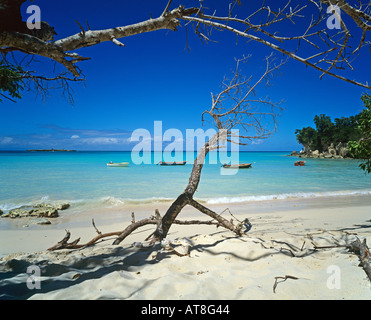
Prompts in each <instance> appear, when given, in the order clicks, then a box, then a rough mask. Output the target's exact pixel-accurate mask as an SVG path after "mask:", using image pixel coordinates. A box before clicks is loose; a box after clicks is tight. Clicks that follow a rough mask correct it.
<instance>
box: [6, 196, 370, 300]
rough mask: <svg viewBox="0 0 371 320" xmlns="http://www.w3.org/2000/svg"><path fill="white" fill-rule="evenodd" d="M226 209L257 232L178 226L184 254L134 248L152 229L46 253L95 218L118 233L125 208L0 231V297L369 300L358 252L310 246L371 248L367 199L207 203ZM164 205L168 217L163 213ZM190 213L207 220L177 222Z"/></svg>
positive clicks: (175, 235)
mask: <svg viewBox="0 0 371 320" xmlns="http://www.w3.org/2000/svg"><path fill="white" fill-rule="evenodd" d="M226 207H228V208H229V209H230V210H231V212H232V213H233V215H234V216H235V217H237V218H238V219H241V220H242V219H245V218H248V219H249V220H250V222H251V223H252V228H251V230H250V231H249V232H247V233H246V234H245V235H244V236H242V237H236V235H234V234H233V233H231V232H230V231H228V230H224V229H222V228H218V229H217V228H216V227H215V226H205V225H192V226H181V225H174V226H173V227H172V228H171V230H170V234H169V236H168V239H169V240H171V241H174V242H176V239H182V240H183V241H188V242H189V243H190V245H191V248H190V254H189V256H184V257H180V256H177V255H175V254H174V253H172V252H170V251H166V250H162V251H161V247H160V246H159V245H157V247H156V248H152V249H148V248H136V247H134V246H133V245H132V244H133V243H134V242H136V241H143V240H144V239H145V238H146V237H147V236H148V235H149V234H150V233H151V232H152V231H153V226H145V227H143V228H142V229H138V231H137V232H135V233H134V234H132V235H131V236H129V237H128V238H127V239H125V240H124V241H123V242H122V243H121V244H120V245H117V246H113V245H112V244H111V243H112V241H113V240H112V239H111V240H110V241H104V242H102V243H100V244H98V245H96V246H92V247H89V248H85V249H80V250H60V251H54V252H50V251H46V249H47V248H48V247H51V246H52V245H54V244H56V243H57V242H58V241H59V240H61V239H62V238H63V237H64V235H65V231H64V229H68V230H69V231H70V232H71V240H74V239H76V238H78V237H81V242H82V243H84V242H86V241H88V240H90V239H91V238H93V237H94V236H95V235H96V232H95V230H94V228H93V227H92V225H91V218H92V217H94V218H95V222H96V225H97V228H98V229H99V230H100V231H101V232H110V231H118V230H122V229H124V227H125V226H126V225H127V224H128V223H130V219H129V215H128V214H127V212H126V217H127V218H126V221H124V220H125V219H123V218H122V217H123V213H121V214H120V213H117V212H111V213H110V212H107V213H105V214H104V218H103V215H102V214H100V215H98V213H95V214H93V213H91V214H90V215H88V214H84V215H80V216H69V215H66V216H65V217H63V215H62V216H61V217H60V218H58V219H59V220H58V223H56V224H53V225H49V226H34V227H29V228H19V227H17V228H15V227H14V228H10V229H8V230H1V231H0V243H1V246H0V248H1V249H0V254H1V256H0V257H1V260H0V277H1V278H0V294H1V299H143V300H158V299H161V300H167V299H176V300H183V299H190V300H198V299H213V300H227V299H228V300H232V299H234V300H235V299H240V300H244V299H269V300H272V299H318V300H322V299H371V285H370V281H369V280H368V278H367V275H366V273H365V272H364V270H363V269H362V268H361V267H359V266H358V265H359V259H358V257H357V256H356V255H355V254H353V253H350V252H348V251H347V249H346V248H344V247H339V248H330V249H321V250H314V245H316V246H335V245H345V244H349V243H350V242H352V241H353V240H355V238H356V237H358V238H360V239H361V240H363V239H364V238H366V239H367V243H368V245H369V246H370V244H371V220H370V212H371V199H370V197H369V196H368V197H363V198H362V197H357V198H355V197H348V198H338V197H336V198H328V199H327V198H324V199H308V200H303V199H302V200H300V201H299V200H296V201H293V200H285V201H281V200H277V201H269V202H264V203H258V202H257V203H240V204H238V205H237V204H234V205H218V206H215V205H214V206H211V208H212V209H213V210H215V211H216V212H222V211H223V210H224V209H225V208H226ZM153 209H154V208H153V207H152V209H151V210H153ZM159 209H160V212H161V213H163V212H164V210H165V207H163V208H161V207H160V208H159ZM136 210H137V211H136V214H137V219H140V218H142V217H146V216H148V215H149V214H150V213H151V211H148V210H149V208H148V207H142V208H136ZM227 215H228V214H227V213H223V216H227ZM191 216H192V217H193V218H194V217H196V216H197V217H199V218H200V219H204V217H203V215H202V214H200V213H197V212H195V211H194V210H193V209H189V208H187V209H186V210H185V211H184V212H182V213H181V215H180V216H179V219H187V218H189V217H191ZM206 218H207V217H206ZM34 265H37V266H38V267H39V268H40V272H41V277H40V279H39V280H40V281H39V282H38V285H39V287H37V286H35V285H34V287H32V283H34V282H32V281H31V289H30V288H29V287H28V286H27V280H29V281H30V276H31V275H32V273H30V271H29V273H27V268H28V267H29V266H34ZM29 270H32V269H29ZM36 275H37V274H36ZM276 277H279V278H276ZM31 280H32V278H31Z"/></svg>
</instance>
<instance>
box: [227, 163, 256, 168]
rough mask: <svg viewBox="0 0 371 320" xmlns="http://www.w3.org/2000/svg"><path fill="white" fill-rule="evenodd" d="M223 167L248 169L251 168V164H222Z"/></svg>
mask: <svg viewBox="0 0 371 320" xmlns="http://www.w3.org/2000/svg"><path fill="white" fill-rule="evenodd" d="M223 168H227V169H249V168H252V166H251V163H240V164H223Z"/></svg>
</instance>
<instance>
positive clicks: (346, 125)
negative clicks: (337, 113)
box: [295, 113, 361, 152]
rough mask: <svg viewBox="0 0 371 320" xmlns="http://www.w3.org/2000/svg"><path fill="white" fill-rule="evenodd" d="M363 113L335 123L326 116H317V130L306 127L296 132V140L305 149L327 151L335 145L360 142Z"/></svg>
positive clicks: (315, 121)
mask: <svg viewBox="0 0 371 320" xmlns="http://www.w3.org/2000/svg"><path fill="white" fill-rule="evenodd" d="M360 116H361V113H360V114H357V115H355V116H350V117H341V118H336V119H335V123H333V122H332V120H331V118H330V117H329V116H326V115H325V114H320V115H319V116H318V115H316V116H315V117H314V119H313V122H314V124H315V125H316V129H313V128H312V127H305V128H303V129H297V130H296V131H295V134H296V139H297V141H298V142H299V143H301V144H302V145H303V146H304V148H305V149H306V150H307V149H311V150H318V151H320V152H323V151H326V150H327V149H328V147H329V146H330V145H331V143H333V144H334V145H335V146H336V145H337V144H338V143H339V142H341V143H347V142H349V141H354V140H359V139H360V138H361V132H360V131H359V129H358V125H359V119H360Z"/></svg>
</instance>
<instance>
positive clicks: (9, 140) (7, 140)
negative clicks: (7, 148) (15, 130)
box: [0, 137, 14, 144]
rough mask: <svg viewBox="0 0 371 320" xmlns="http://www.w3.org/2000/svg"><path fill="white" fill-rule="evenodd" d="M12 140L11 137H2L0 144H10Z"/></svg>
mask: <svg viewBox="0 0 371 320" xmlns="http://www.w3.org/2000/svg"><path fill="white" fill-rule="evenodd" d="M12 143H14V139H13V138H12V137H2V138H0V144H12Z"/></svg>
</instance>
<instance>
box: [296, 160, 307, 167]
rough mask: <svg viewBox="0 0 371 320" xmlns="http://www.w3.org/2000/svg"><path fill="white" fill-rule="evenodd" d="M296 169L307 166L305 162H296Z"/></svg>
mask: <svg viewBox="0 0 371 320" xmlns="http://www.w3.org/2000/svg"><path fill="white" fill-rule="evenodd" d="M294 165H295V167H302V166H304V165H305V161H296V162H295V163H294Z"/></svg>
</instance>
